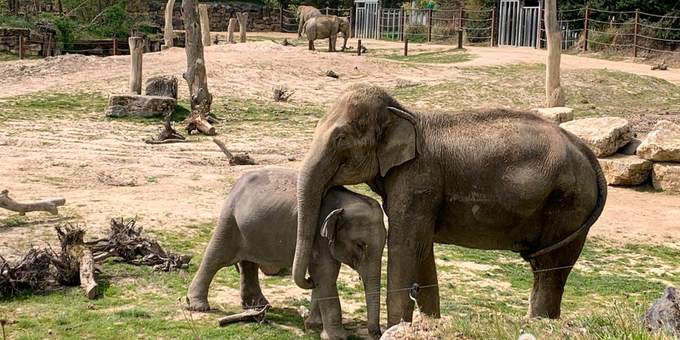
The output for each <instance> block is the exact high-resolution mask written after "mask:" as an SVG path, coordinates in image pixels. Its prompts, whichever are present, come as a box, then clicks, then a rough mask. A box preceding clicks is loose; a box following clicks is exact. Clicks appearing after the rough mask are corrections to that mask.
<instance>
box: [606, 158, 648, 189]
mask: <svg viewBox="0 0 680 340" xmlns="http://www.w3.org/2000/svg"><path fill="white" fill-rule="evenodd" d="M599 161H600V166H601V167H602V171H603V172H604V177H605V178H606V179H607V184H609V185H623V186H632V185H640V184H642V183H644V182H645V181H646V180H647V179H648V178H649V174H650V173H651V171H652V162H650V161H648V160H646V159H642V158H640V157H638V156H635V155H622V154H615V155H613V156H611V157H607V158H600V159H599Z"/></svg>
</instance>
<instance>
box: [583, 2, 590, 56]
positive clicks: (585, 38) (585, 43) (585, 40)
mask: <svg viewBox="0 0 680 340" xmlns="http://www.w3.org/2000/svg"><path fill="white" fill-rule="evenodd" d="M589 17H590V5H586V15H585V18H584V19H583V52H587V51H588V18H589Z"/></svg>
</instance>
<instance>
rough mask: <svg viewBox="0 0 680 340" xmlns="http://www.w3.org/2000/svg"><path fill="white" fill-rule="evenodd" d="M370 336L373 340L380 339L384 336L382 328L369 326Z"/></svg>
mask: <svg viewBox="0 0 680 340" xmlns="http://www.w3.org/2000/svg"><path fill="white" fill-rule="evenodd" d="M368 335H369V336H370V337H371V339H380V337H381V336H382V330H381V329H380V326H375V327H372V326H369V327H368Z"/></svg>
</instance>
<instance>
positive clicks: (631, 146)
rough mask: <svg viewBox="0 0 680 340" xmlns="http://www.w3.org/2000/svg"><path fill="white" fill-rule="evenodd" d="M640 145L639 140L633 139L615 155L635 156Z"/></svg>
mask: <svg viewBox="0 0 680 340" xmlns="http://www.w3.org/2000/svg"><path fill="white" fill-rule="evenodd" d="M640 143H642V141H641V140H639V139H637V138H633V139H631V140H630V142H628V144H626V145H624V146H623V147H621V148H620V149H619V151H617V153H620V154H622V155H636V154H637V149H638V147H639V146H640Z"/></svg>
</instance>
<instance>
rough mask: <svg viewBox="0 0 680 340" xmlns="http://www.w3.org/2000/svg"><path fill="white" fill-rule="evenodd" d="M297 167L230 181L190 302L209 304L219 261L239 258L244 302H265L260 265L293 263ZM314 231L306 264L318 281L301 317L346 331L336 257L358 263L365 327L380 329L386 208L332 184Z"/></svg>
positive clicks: (327, 332)
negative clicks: (306, 315) (308, 310)
mask: <svg viewBox="0 0 680 340" xmlns="http://www.w3.org/2000/svg"><path fill="white" fill-rule="evenodd" d="M296 192H297V172H296V171H294V170H290V169H277V168H268V169H261V170H256V171H252V172H249V173H247V174H245V175H243V176H242V177H241V178H240V179H239V180H238V181H237V182H236V184H234V187H233V188H232V190H231V192H230V193H229V197H228V198H227V200H226V202H225V203H224V207H223V208H222V213H221V215H220V219H219V222H218V225H217V228H216V229H215V231H214V233H213V235H212V238H211V239H210V243H209V244H208V247H207V249H206V251H205V254H204V257H203V261H202V262H201V265H200V267H199V268H198V271H197V272H196V274H195V276H194V279H193V281H192V282H191V286H190V287H189V291H188V295H187V296H188V298H189V308H191V309H193V310H197V311H206V310H208V309H210V305H209V304H208V288H209V286H210V283H211V281H212V279H213V277H214V276H215V274H216V273H217V271H218V270H219V269H220V268H223V267H226V266H229V265H233V264H236V263H238V268H239V269H240V270H239V272H240V275H241V304H242V306H243V307H244V308H247V307H254V306H264V305H266V304H268V303H269V302H268V301H267V299H266V298H265V297H264V295H263V294H262V291H261V289H260V283H259V280H258V275H257V269H258V268H260V269H262V271H263V272H265V273H266V274H275V273H277V272H279V271H280V270H281V269H282V268H290V267H291V265H292V263H293V255H294V253H295V240H296V229H297V197H296V196H297V195H296ZM320 212H321V214H322V216H323V217H324V218H321V219H320V220H319V230H320V231H319V232H318V233H317V235H316V236H315V237H314V241H313V244H314V245H313V249H314V254H313V255H312V257H311V259H310V265H309V270H310V272H311V273H312V275H314V277H315V278H316V282H317V285H316V286H315V287H314V290H313V291H312V305H311V315H310V317H309V319H307V320H306V321H305V323H306V324H307V325H308V326H310V327H314V326H319V325H321V324H323V332H322V337H324V338H331V339H343V338H345V337H346V333H345V331H344V329H343V327H342V311H341V309H340V300H339V299H337V298H336V297H338V290H337V287H336V280H337V278H338V273H339V270H340V263H341V262H342V263H345V264H347V265H348V266H350V267H351V268H353V269H354V270H356V271H357V272H358V273H359V275H360V277H361V280H362V282H363V283H364V289H365V294H366V305H367V314H368V316H367V323H368V330H369V333H370V334H372V335H373V336H376V337H377V336H379V335H380V270H381V260H382V253H383V248H384V246H385V240H386V234H387V232H386V231H385V226H384V223H383V212H382V209H381V208H380V204H379V203H378V202H376V201H375V200H374V199H372V198H369V197H366V196H363V195H360V194H357V193H354V192H352V191H349V190H347V189H345V188H343V187H333V188H330V190H329V191H328V194H327V195H326V197H325V198H324V201H323V204H322V205H321V210H320Z"/></svg>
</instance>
